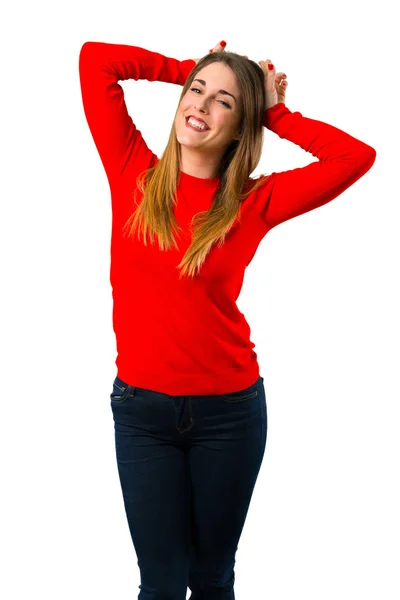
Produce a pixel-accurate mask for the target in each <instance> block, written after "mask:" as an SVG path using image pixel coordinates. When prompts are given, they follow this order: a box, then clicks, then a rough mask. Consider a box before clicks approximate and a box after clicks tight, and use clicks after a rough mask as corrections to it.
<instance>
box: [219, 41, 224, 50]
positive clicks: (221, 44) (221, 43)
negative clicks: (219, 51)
mask: <svg viewBox="0 0 400 600" xmlns="http://www.w3.org/2000/svg"><path fill="white" fill-rule="evenodd" d="M219 45H220V46H222V47H223V48H225V46H226V42H225V41H224V40H222V42H220V43H219Z"/></svg>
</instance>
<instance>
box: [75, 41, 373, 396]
mask: <svg viewBox="0 0 400 600" xmlns="http://www.w3.org/2000/svg"><path fill="white" fill-rule="evenodd" d="M195 64H196V63H195V61H194V60H183V61H180V60H178V59H175V58H168V57H166V56H163V55H162V54H159V53H157V52H152V51H150V50H146V49H144V48H140V47H138V46H128V45H122V44H108V43H103V42H86V43H85V44H83V46H82V49H81V51H80V56H79V75H80V84H81V91H82V99H83V108H84V111H85V115H86V119H87V122H88V125H89V128H90V131H91V133H92V136H93V139H94V142H95V145H96V147H97V150H98V153H99V155H100V158H101V161H102V163H103V166H104V169H105V172H106V174H107V178H108V181H109V185H110V192H111V204H112V236H111V269H110V281H111V286H112V295H113V329H114V332H115V336H116V343H117V358H116V361H115V363H116V366H117V371H118V377H120V378H121V379H122V380H123V381H125V382H126V383H129V384H131V385H133V386H136V387H142V388H147V389H151V390H154V391H157V392H161V393H165V394H170V395H200V394H201V395H204V394H224V393H229V392H235V391H238V390H241V389H244V388H246V387H248V386H250V385H252V384H253V383H254V382H255V381H256V380H257V378H258V376H259V374H260V372H259V365H258V362H257V354H256V352H254V347H255V345H254V343H253V342H252V341H251V339H250V327H249V325H248V323H247V321H246V319H245V317H244V315H243V314H242V313H241V312H240V310H239V309H238V307H237V305H236V300H237V298H238V296H239V293H240V290H241V287H242V283H243V277H244V271H245V269H246V266H247V265H248V264H249V263H250V261H251V260H252V258H253V256H254V254H255V252H256V250H257V247H258V245H259V244H260V242H261V240H262V239H263V238H264V236H265V235H266V234H267V233H268V231H270V230H271V229H272V228H273V227H275V226H276V225H278V224H279V223H282V222H283V221H286V220H288V219H292V218H293V217H296V216H298V215H301V214H303V213H306V212H308V211H310V210H313V209H314V208H317V207H318V206H321V205H323V204H326V203H327V202H330V201H331V200H333V199H334V198H336V197H337V196H339V195H340V194H341V193H342V192H344V190H346V189H347V188H348V187H350V186H351V185H352V184H353V183H354V182H355V181H357V180H358V179H360V177H362V176H363V175H364V174H365V173H366V172H367V171H368V170H369V169H370V168H371V166H372V165H373V163H374V161H375V157H376V151H375V150H374V148H372V147H371V146H369V145H367V144H365V143H364V142H362V141H360V140H358V139H356V138H354V137H352V136H351V135H349V134H348V133H345V132H344V131H341V130H340V129H337V128H336V127H333V126H332V125H328V124H326V123H323V122H321V121H316V120H314V119H310V118H307V117H304V116H303V115H302V114H301V113H300V112H291V111H290V110H289V108H287V106H285V104H283V103H278V104H276V105H275V106H273V107H271V108H269V109H268V110H267V111H265V115H264V120H263V125H264V126H265V127H267V128H268V129H270V130H271V131H273V132H275V133H276V134H277V135H278V136H279V137H280V138H284V139H287V140H290V141H291V142H293V143H294V144H297V145H298V146H300V147H301V148H303V149H304V150H305V151H306V152H310V153H311V154H312V155H313V156H315V157H316V158H317V159H318V160H317V161H314V162H313V163H311V164H310V165H308V166H306V167H302V168H297V169H292V170H289V171H284V172H279V173H277V172H273V173H272V174H271V175H269V176H268V177H265V184H264V185H262V186H261V187H260V188H259V189H258V190H256V191H255V192H253V193H252V194H251V195H250V196H248V198H247V199H246V200H245V201H244V203H243V204H242V207H241V210H242V220H241V224H240V225H239V226H238V225H237V224H236V225H235V226H234V227H233V228H232V229H231V231H230V232H229V234H228V235H227V237H226V239H225V243H224V244H223V245H222V246H221V247H216V246H213V248H212V250H211V252H210V254H209V255H208V256H207V258H206V260H205V262H204V264H203V266H202V269H201V272H200V275H197V276H195V278H194V279H186V278H183V279H181V280H179V272H178V269H177V268H176V266H177V265H178V264H179V263H180V261H181V259H182V257H183V255H184V253H185V252H186V250H187V248H188V246H189V244H190V239H189V237H188V236H186V237H180V238H177V242H178V244H179V251H178V250H175V249H173V250H170V251H165V252H161V251H160V250H159V248H158V241H157V238H155V242H156V243H155V244H154V245H151V244H150V242H148V245H147V246H145V245H144V244H143V242H142V241H140V242H139V241H138V240H136V239H132V238H127V237H123V236H122V234H121V228H122V227H123V225H124V223H125V221H126V219H127V218H128V217H129V215H130V214H131V213H132V212H133V210H134V204H133V200H132V190H133V186H134V185H135V181H136V176H137V175H138V174H139V173H140V172H141V171H142V170H144V169H146V168H149V167H152V166H154V165H155V164H156V163H157V162H158V160H159V159H158V157H157V156H156V154H154V153H153V152H152V151H151V150H150V148H149V147H148V146H147V144H146V142H145V140H144V139H143V137H142V134H141V132H140V131H139V129H137V127H136V126H135V124H134V123H133V121H132V119H131V117H130V116H129V114H128V111H127V107H126V104H125V100H124V92H123V89H122V87H121V86H120V85H119V83H118V81H120V80H125V79H135V80H138V79H147V80H148V81H162V82H167V83H173V84H177V85H181V86H183V85H184V83H185V81H186V79H187V77H188V75H189V73H190V72H191V70H192V69H193V67H194V66H195ZM218 181H219V179H218V177H215V178H211V179H201V178H198V177H193V176H192V175H188V174H185V173H183V172H181V174H180V180H179V187H178V190H177V201H178V202H177V207H176V212H175V215H176V218H177V221H178V223H179V225H180V226H181V227H184V228H185V232H188V231H189V224H190V222H191V219H192V217H193V215H194V214H195V213H196V212H199V211H203V210H206V209H208V208H209V207H210V206H211V204H212V199H213V194H214V192H215V191H216V189H217V187H218ZM139 198H140V195H139Z"/></svg>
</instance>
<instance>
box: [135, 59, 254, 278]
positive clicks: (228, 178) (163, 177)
mask: <svg viewBox="0 0 400 600" xmlns="http://www.w3.org/2000/svg"><path fill="white" fill-rule="evenodd" d="M214 62H222V63H224V64H226V65H227V66H229V67H230V68H231V69H232V70H233V71H234V72H235V74H236V77H237V80H238V84H239V87H240V90H241V95H242V102H241V104H242V116H241V121H240V124H239V129H240V136H241V137H240V140H234V141H232V142H231V143H230V145H229V146H228V147H227V149H226V151H225V153H224V156H223V157H222V160H221V163H220V166H219V170H218V175H217V176H218V177H220V183H219V186H218V189H217V190H216V192H215V195H214V198H213V203H212V206H211V208H210V209H209V210H207V211H203V212H199V213H197V214H196V215H194V217H193V219H192V227H193V236H192V242H191V244H190V246H189V248H188V249H187V251H186V253H185V255H184V256H183V258H182V260H181V262H180V264H179V265H178V266H177V268H178V269H180V276H179V277H180V278H182V277H183V276H184V275H188V276H189V277H193V276H194V275H195V273H196V271H197V273H199V272H200V269H201V266H202V264H203V263H204V261H205V259H206V256H207V254H208V253H209V252H210V250H211V247H212V245H213V244H216V243H218V245H222V244H223V243H224V240H225V237H226V234H227V233H228V231H229V230H230V228H231V227H232V225H233V224H234V222H235V221H236V218H238V219H239V221H240V217H241V215H240V206H241V203H242V201H243V200H244V199H245V198H247V196H248V195H249V194H250V193H251V192H253V191H255V190H256V189H257V188H258V187H259V186H260V185H262V184H263V183H264V182H265V179H263V178H262V177H261V178H260V179H259V180H257V179H252V178H251V177H250V173H252V172H253V171H254V169H255V168H256V167H257V165H258V163H259V161H260V158H261V153H262V147H263V140H264V128H263V125H262V120H263V116H264V110H265V109H264V107H265V89H264V77H265V76H264V72H263V70H262V69H261V67H260V66H259V65H258V64H257V63H255V62H253V61H252V60H250V59H247V58H244V57H242V56H240V55H239V54H236V53H235V52H215V53H212V54H207V55H206V56H204V57H203V58H202V59H201V60H199V62H198V63H197V64H196V66H195V67H194V68H193V69H192V71H191V72H190V74H189V77H188V78H187V80H186V82H185V85H184V86H183V89H182V93H181V96H180V99H179V104H180V102H181V100H182V98H183V96H184V95H185V94H186V92H187V90H188V88H189V87H190V85H191V84H192V81H193V79H194V78H195V77H196V75H197V73H198V72H199V71H200V70H201V69H203V68H204V67H206V66H207V65H209V64H210V63H214ZM179 104H178V107H177V110H176V113H175V118H176V114H177V112H178V110H179ZM175 118H174V123H173V125H172V127H171V132H170V135H169V139H168V143H167V146H166V148H165V150H164V152H163V154H162V156H161V158H160V159H159V161H158V163H157V164H156V165H155V166H154V167H151V168H149V169H146V170H145V171H143V172H142V173H140V174H139V176H138V177H137V182H136V183H137V188H136V189H135V192H134V197H135V198H136V193H137V191H138V190H139V191H140V192H141V193H142V194H143V198H142V202H141V203H140V204H139V205H137V203H136V202H135V204H136V206H137V208H136V209H135V210H134V212H133V213H132V214H131V215H130V217H129V219H128V220H127V221H126V223H125V226H124V230H125V231H126V230H129V231H128V236H133V235H134V231H135V229H136V228H137V227H138V228H139V231H140V233H141V234H142V235H143V241H144V244H145V245H147V242H146V237H147V230H149V234H150V241H151V244H154V234H157V236H158V240H159V247H160V250H162V251H163V250H169V249H170V248H171V247H172V246H174V247H175V248H176V249H178V245H177V243H176V240H175V237H174V234H173V231H172V229H174V230H175V231H182V228H181V227H180V226H178V224H177V221H176V218H175V216H174V214H173V205H174V204H175V203H176V197H175V196H176V190H177V185H178V180H179V176H180V164H181V163H180V158H181V145H180V143H179V142H178V140H177V137H176V132H175ZM254 181H255V182H256V183H255V184H254V185H252V187H251V183H252V182H254Z"/></svg>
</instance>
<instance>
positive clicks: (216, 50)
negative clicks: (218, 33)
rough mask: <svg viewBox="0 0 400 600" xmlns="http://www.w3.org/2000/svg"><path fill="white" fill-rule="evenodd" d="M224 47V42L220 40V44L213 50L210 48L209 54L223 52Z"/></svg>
mask: <svg viewBox="0 0 400 600" xmlns="http://www.w3.org/2000/svg"><path fill="white" fill-rule="evenodd" d="M225 46H226V42H225V41H224V40H222V41H221V42H219V44H217V45H216V46H214V48H212V49H211V50H210V52H223V51H224V50H225Z"/></svg>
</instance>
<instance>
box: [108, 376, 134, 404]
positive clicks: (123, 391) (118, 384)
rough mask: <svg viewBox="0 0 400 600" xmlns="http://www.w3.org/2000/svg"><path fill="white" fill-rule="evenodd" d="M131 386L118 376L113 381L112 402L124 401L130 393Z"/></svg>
mask: <svg viewBox="0 0 400 600" xmlns="http://www.w3.org/2000/svg"><path fill="white" fill-rule="evenodd" d="M129 388H130V386H129V385H128V384H127V383H125V382H123V381H122V379H119V378H118V377H116V378H115V379H114V382H113V390H112V392H111V394H110V399H111V402H124V401H125V400H126V399H127V397H128V394H129Z"/></svg>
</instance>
